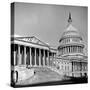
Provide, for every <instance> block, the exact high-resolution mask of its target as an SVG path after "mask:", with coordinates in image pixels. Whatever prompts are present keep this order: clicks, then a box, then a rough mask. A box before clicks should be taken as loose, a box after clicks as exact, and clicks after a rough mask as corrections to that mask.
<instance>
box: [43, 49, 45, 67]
mask: <svg viewBox="0 0 90 90" xmlns="http://www.w3.org/2000/svg"><path fill="white" fill-rule="evenodd" d="M43 53H44V56H43V65H44V66H45V50H43Z"/></svg>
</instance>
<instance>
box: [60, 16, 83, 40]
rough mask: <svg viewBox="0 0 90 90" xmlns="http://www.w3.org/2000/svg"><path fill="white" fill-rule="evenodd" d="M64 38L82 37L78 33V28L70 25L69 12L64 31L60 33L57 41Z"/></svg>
mask: <svg viewBox="0 0 90 90" xmlns="http://www.w3.org/2000/svg"><path fill="white" fill-rule="evenodd" d="M66 38H78V39H80V40H82V37H81V35H80V34H79V32H78V30H77V29H76V28H75V27H74V26H73V25H72V19H71V14H70V15H69V19H68V26H67V28H66V29H65V31H64V33H63V34H62V36H61V38H60V40H59V42H61V41H62V40H63V39H66Z"/></svg>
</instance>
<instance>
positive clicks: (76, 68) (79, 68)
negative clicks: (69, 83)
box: [72, 61, 87, 76]
mask: <svg viewBox="0 0 90 90" xmlns="http://www.w3.org/2000/svg"><path fill="white" fill-rule="evenodd" d="M86 71H87V62H75V61H72V76H74V75H75V74H76V73H78V72H79V73H78V74H79V75H80V76H83V74H85V73H86Z"/></svg>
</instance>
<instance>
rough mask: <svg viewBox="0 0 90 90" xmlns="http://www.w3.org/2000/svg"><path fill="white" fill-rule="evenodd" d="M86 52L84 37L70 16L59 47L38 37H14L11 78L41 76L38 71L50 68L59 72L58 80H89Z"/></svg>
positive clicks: (22, 78)
mask: <svg viewBox="0 0 90 90" xmlns="http://www.w3.org/2000/svg"><path fill="white" fill-rule="evenodd" d="M84 49H85V45H84V41H83V38H82V36H81V35H80V33H79V31H78V29H76V28H75V27H74V26H73V25H72V17H71V13H69V18H68V25H67V27H66V29H65V30H64V32H63V33H62V35H61V36H60V40H59V46H58V47H56V48H53V47H51V46H49V45H48V44H47V43H45V42H43V41H41V40H40V39H38V38H37V37H35V36H32V37H11V73H12V75H11V76H12V77H13V78H14V80H15V82H19V81H22V80H26V79H28V78H30V77H32V76H34V75H35V73H37V72H38V73H39V72H40V71H39V69H40V70H42V69H43V70H44V71H45V70H47V71H48V69H50V70H51V72H52V71H53V72H54V73H58V77H59V76H68V77H83V76H86V77H87V76H88V72H87V69H88V67H87V66H88V57H87V56H86V55H85V52H84ZM46 68H47V69H46ZM37 69H38V70H37ZM48 74H49V73H48ZM40 75H41V74H40ZM42 75H43V74H42ZM52 76H53V74H52V75H51V77H52ZM54 76H55V75H54ZM38 77H39V75H38ZM49 78H50V77H49ZM54 80H55V79H54ZM35 82H36V79H35Z"/></svg>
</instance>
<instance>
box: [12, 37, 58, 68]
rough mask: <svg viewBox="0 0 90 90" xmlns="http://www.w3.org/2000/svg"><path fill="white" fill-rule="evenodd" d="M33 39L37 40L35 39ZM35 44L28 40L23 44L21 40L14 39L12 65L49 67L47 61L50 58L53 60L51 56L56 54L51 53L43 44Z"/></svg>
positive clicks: (48, 61)
mask: <svg viewBox="0 0 90 90" xmlns="http://www.w3.org/2000/svg"><path fill="white" fill-rule="evenodd" d="M34 39H35V40H37V39H36V38H35V37H34ZM35 40H34V41H35ZM37 41H38V40H37ZM35 42H36V41H35ZM35 42H34V43H33V41H32V42H31V41H30V40H29V41H27V42H25V40H24V39H23V38H16V39H15V40H14V41H12V44H11V48H12V50H11V54H12V57H13V62H12V65H14V66H21V65H23V66H28V67H41V66H43V67H45V66H50V60H49V59H50V57H52V58H53V56H55V55H56V53H55V52H51V51H50V47H49V46H48V45H46V44H44V43H43V42H40V41H38V43H35ZM50 53H51V54H50Z"/></svg>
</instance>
